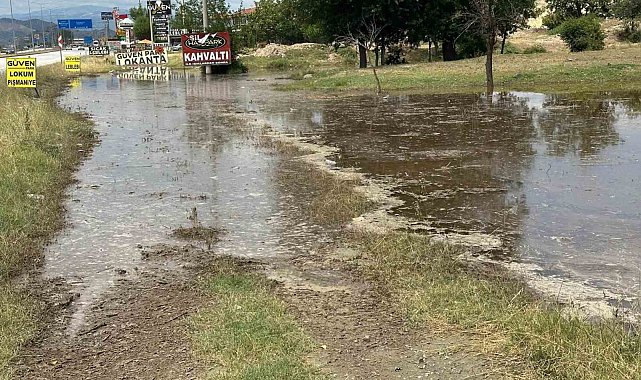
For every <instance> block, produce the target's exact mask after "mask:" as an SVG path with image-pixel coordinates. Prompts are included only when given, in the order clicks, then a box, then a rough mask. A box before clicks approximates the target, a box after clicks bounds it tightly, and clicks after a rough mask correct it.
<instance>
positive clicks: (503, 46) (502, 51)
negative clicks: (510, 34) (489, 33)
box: [501, 33, 507, 54]
mask: <svg viewBox="0 0 641 380" xmlns="http://www.w3.org/2000/svg"><path fill="white" fill-rule="evenodd" d="M505 40H507V33H505V34H503V41H501V54H505Z"/></svg>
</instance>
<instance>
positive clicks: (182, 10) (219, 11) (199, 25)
mask: <svg viewBox="0 0 641 380" xmlns="http://www.w3.org/2000/svg"><path fill="white" fill-rule="evenodd" d="M207 16H208V21H209V27H208V28H207V31H208V32H224V31H230V30H231V26H232V11H231V9H230V8H229V6H228V5H227V3H226V2H225V0H208V1H207ZM171 26H172V27H173V28H175V29H187V30H188V31H189V32H200V31H202V30H203V12H202V2H201V0H185V1H183V2H181V4H180V5H179V6H178V8H177V9H176V16H175V17H174V19H173V20H172V22H171Z"/></svg>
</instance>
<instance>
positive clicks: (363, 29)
mask: <svg viewBox="0 0 641 380" xmlns="http://www.w3.org/2000/svg"><path fill="white" fill-rule="evenodd" d="M384 29H385V25H378V24H377V23H376V18H375V17H371V18H370V19H363V20H362V21H361V25H359V27H358V29H357V30H358V32H357V34H353V33H351V32H349V33H348V34H347V35H345V36H341V37H339V38H338V39H337V41H338V42H342V43H345V44H348V45H358V47H359V48H362V49H363V50H365V51H369V50H371V49H372V47H374V45H375V44H376V42H377V41H379V38H380V35H381V33H382V31H383V30H384ZM367 59H368V62H369V65H370V67H371V68H372V71H373V72H374V78H375V79H376V95H380V94H381V92H382V88H381V80H380V78H379V77H378V73H377V72H376V65H372V61H371V58H370V56H369V55H367Z"/></svg>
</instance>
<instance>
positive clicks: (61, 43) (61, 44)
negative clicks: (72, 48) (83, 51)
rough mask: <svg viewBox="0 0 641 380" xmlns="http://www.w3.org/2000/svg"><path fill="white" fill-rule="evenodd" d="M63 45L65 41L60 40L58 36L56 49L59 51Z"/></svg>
mask: <svg viewBox="0 0 641 380" xmlns="http://www.w3.org/2000/svg"><path fill="white" fill-rule="evenodd" d="M64 43H65V41H64V40H63V39H62V36H61V35H60V36H58V47H60V49H62V47H63V44H64Z"/></svg>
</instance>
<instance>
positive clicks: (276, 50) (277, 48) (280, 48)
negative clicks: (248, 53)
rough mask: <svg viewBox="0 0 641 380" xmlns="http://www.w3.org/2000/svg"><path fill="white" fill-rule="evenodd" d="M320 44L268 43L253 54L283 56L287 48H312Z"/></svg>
mask: <svg viewBox="0 0 641 380" xmlns="http://www.w3.org/2000/svg"><path fill="white" fill-rule="evenodd" d="M322 47H324V46H323V45H321V44H313V43H302V44H294V45H280V44H269V45H267V46H265V47H263V48H260V49H257V50H256V51H255V52H254V54H253V56H255V57H284V56H285V54H286V53H287V52H288V51H289V50H296V49H313V48H322Z"/></svg>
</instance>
